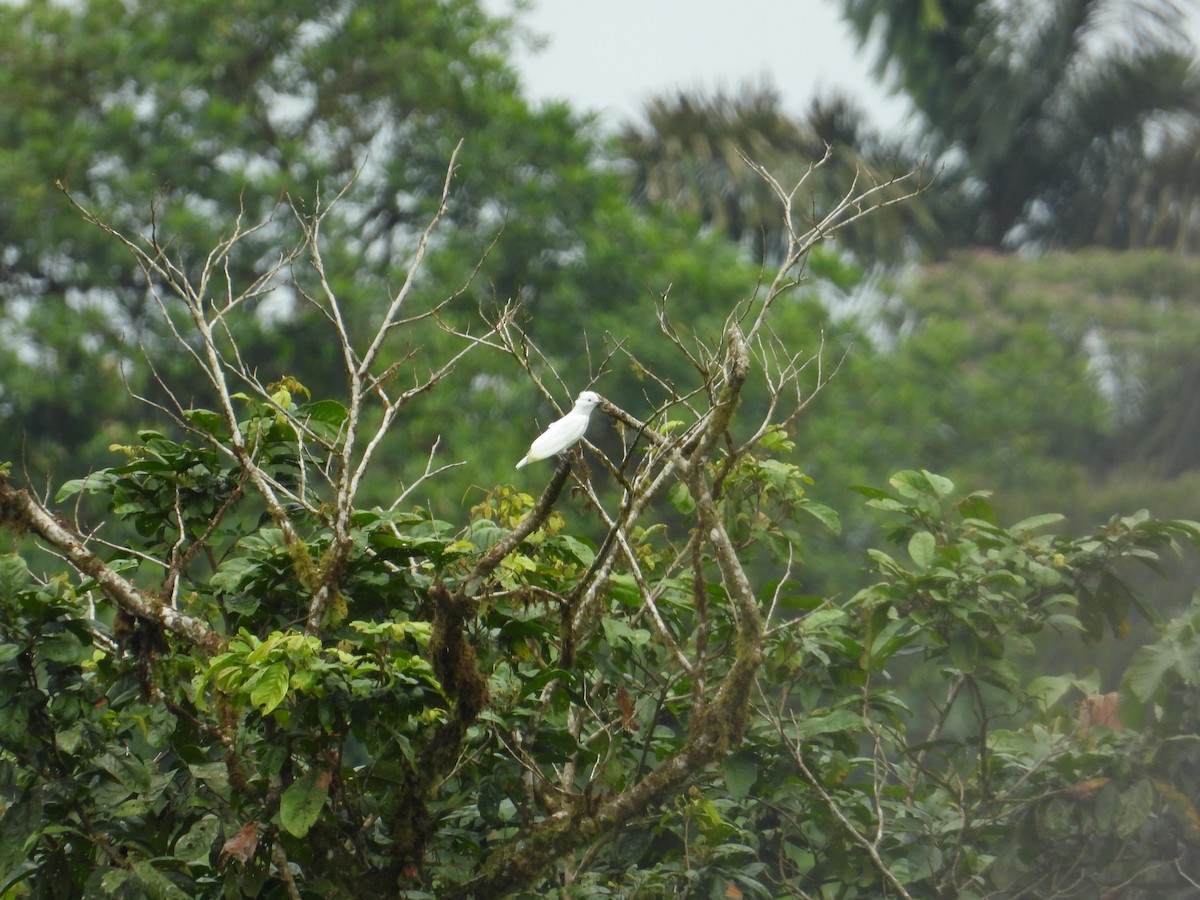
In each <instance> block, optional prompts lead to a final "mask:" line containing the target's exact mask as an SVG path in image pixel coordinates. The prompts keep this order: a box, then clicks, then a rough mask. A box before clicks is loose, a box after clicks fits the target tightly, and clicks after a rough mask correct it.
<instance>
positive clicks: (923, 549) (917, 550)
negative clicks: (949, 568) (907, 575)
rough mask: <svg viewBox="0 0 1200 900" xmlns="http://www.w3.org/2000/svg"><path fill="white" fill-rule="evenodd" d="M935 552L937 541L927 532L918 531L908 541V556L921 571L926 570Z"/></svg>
mask: <svg viewBox="0 0 1200 900" xmlns="http://www.w3.org/2000/svg"><path fill="white" fill-rule="evenodd" d="M936 552H937V540H936V538H934V536H933V535H932V534H930V533H929V532H928V531H918V532H916V533H915V534H914V535H913V536H912V537H911V538H909V539H908V555H909V556H911V557H912V560H913V562H915V563H916V564H917V566H918V567H920V568H922V569H928V568H929V566H930V565H931V564H932V563H933V557H934V554H935V553H936Z"/></svg>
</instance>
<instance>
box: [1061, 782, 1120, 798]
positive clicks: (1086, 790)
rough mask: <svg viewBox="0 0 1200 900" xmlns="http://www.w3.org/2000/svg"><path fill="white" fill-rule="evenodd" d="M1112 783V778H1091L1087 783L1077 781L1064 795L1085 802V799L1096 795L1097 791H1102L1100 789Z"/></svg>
mask: <svg viewBox="0 0 1200 900" xmlns="http://www.w3.org/2000/svg"><path fill="white" fill-rule="evenodd" d="M1110 781H1112V779H1111V778H1103V777H1101V778H1089V779H1087V780H1086V781H1077V782H1076V783H1075V784H1073V785H1071V786H1070V787H1069V788H1067V789H1066V790H1065V791H1063V793H1064V794H1066V795H1067V796H1068V797H1070V798H1071V799H1072V800H1083V799H1084V798H1085V797H1090V796H1092V794H1094V793H1096V791H1098V790H1100V788H1102V787H1104V786H1105V785H1106V784H1108V783H1109V782H1110Z"/></svg>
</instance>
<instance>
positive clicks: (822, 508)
mask: <svg viewBox="0 0 1200 900" xmlns="http://www.w3.org/2000/svg"><path fill="white" fill-rule="evenodd" d="M800 508H801V509H802V510H804V511H805V512H806V513H808V514H809V515H810V516H813V517H815V518H816V519H817V520H818V521H820V522H821V524H822V525H824V526H825V527H826V528H828V529H829V530H830V531H832V532H833V533H834V534H841V533H842V519H841V516H839V515H838V514H837V510H835V509H833V508H831V507H828V506H826V505H825V504H824V503H817V502H816V501H814V500H804V501H803V502H802V503H801V504H800Z"/></svg>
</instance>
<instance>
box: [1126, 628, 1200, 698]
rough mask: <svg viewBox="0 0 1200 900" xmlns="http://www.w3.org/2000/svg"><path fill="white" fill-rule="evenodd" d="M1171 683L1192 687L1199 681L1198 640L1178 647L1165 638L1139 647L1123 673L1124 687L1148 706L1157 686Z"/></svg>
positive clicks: (1177, 643)
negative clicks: (1181, 682) (1176, 681)
mask: <svg viewBox="0 0 1200 900" xmlns="http://www.w3.org/2000/svg"><path fill="white" fill-rule="evenodd" d="M1172 680H1182V681H1183V682H1184V683H1185V684H1188V685H1195V684H1197V682H1198V681H1200V641H1197V640H1194V639H1193V640H1192V641H1191V642H1190V643H1189V644H1187V645H1183V644H1180V643H1179V642H1178V641H1177V640H1174V639H1170V638H1168V639H1165V640H1162V641H1159V642H1158V643H1155V644H1150V645H1148V646H1145V647H1141V648H1140V649H1139V650H1138V651H1137V652H1136V653H1134V654H1133V659H1131V660H1130V662H1129V667H1128V668H1127V669H1126V670H1125V685H1126V686H1127V687H1128V688H1129V690H1130V692H1131V693H1132V694H1133V696H1134V697H1136V698H1137V699H1138V700H1140V701H1142V702H1143V703H1148V702H1150V700H1151V699H1152V698H1153V697H1154V696H1155V694H1156V693H1157V692H1158V690H1159V688H1160V687H1163V686H1164V683H1167V682H1169V681H1172Z"/></svg>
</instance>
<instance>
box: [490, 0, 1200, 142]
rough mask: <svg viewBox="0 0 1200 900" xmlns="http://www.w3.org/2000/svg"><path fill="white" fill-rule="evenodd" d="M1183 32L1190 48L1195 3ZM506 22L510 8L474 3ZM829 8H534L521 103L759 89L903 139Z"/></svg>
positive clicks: (806, 2) (614, 110)
mask: <svg viewBox="0 0 1200 900" xmlns="http://www.w3.org/2000/svg"><path fill="white" fill-rule="evenodd" d="M1183 5H1184V6H1185V7H1188V8H1190V9H1191V14H1190V21H1189V28H1188V30H1189V32H1190V33H1191V35H1192V37H1193V39H1194V40H1198V39H1200V14H1198V10H1197V7H1198V6H1200V0H1184V2H1183ZM484 6H485V7H487V8H488V9H491V10H493V11H496V12H507V11H508V10H510V9H511V7H512V0H484ZM839 8H840V4H839V3H837V2H835V0H736V2H731V0H688V2H687V3H677V2H672V3H668V2H666V0H604V2H600V3H596V2H572V0H534V7H533V9H531V10H529V11H527V12H526V13H524V14H523V15H522V17H521V21H522V22H523V23H524V24H525V25H526V26H527V27H529V28H530V29H531V30H533V31H534V32H536V33H539V34H541V35H544V36H545V38H546V39H547V41H548V43H547V45H546V46H545V48H544V49H542V50H540V51H538V52H536V53H529V52H522V53H521V54H520V55H519V56H518V58H517V59H516V64H517V67H518V69H519V70H520V72H521V74H522V76H523V79H524V82H525V87H526V91H527V95H528V96H530V97H531V98H533V99H535V100H537V99H546V98H556V99H566V100H568V101H570V102H571V103H572V105H574V106H575V107H577V108H581V109H592V110H595V111H598V112H601V113H603V114H604V117H605V121H606V123H607V124H608V125H609V126H613V127H615V126H616V125H618V124H619V123H620V122H622V121H625V120H627V119H630V118H636V117H638V115H639V112H640V110H641V106H642V104H643V102H644V101H645V100H646V98H647V97H649V96H651V95H653V94H656V93H661V92H663V91H667V90H671V89H674V88H696V87H699V88H703V89H705V90H709V91H711V90H713V89H714V88H716V87H728V88H736V87H738V86H739V85H741V84H744V83H746V82H747V81H756V80H762V79H763V78H764V77H767V78H769V80H770V83H771V84H773V85H774V86H775V88H776V89H777V90H778V91H779V92H780V94H781V95H782V97H783V101H784V108H785V109H786V110H787V111H788V112H792V113H797V114H798V113H801V112H802V111H803V110H804V109H806V108H807V106H808V103H809V101H810V100H811V99H812V97H813V96H815V95H816V94H818V93H821V92H824V91H826V90H829V89H833V88H837V89H840V90H842V91H844V92H845V93H847V94H849V95H850V96H851V97H852V98H854V99H856V100H857V101H858V102H859V103H860V104H861V105H862V106H863V107H865V108H866V109H867V110H868V112H869V113H870V117H871V119H872V121H874V122H875V124H877V125H879V126H881V127H885V128H893V127H902V123H903V122H904V120H905V119H906V118H907V114H908V107H907V106H906V104H905V102H904V101H902V100H899V99H897V98H895V97H889V96H888V95H887V93H886V92H885V91H884V90H883V89H882V88H880V87H878V86H877V85H876V84H875V82H874V80H873V78H872V76H871V57H870V55H868V54H863V53H860V52H859V51H858V49H857V44H856V42H855V41H854V39H853V38H852V37H851V35H850V30H849V28H847V27H846V26H845V25H844V24H843V23H842V20H841V17H840V16H839V15H838V12H837V10H838V9H839Z"/></svg>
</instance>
